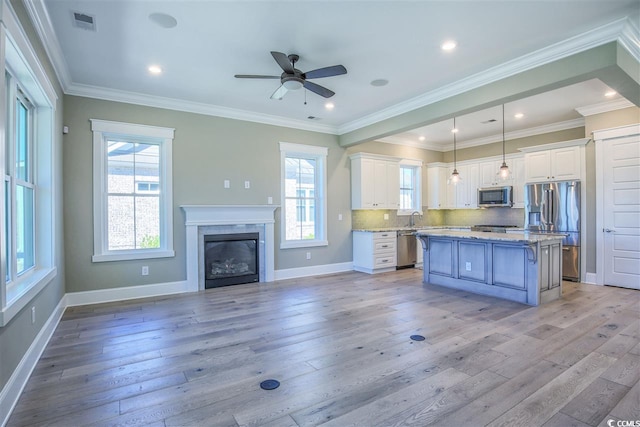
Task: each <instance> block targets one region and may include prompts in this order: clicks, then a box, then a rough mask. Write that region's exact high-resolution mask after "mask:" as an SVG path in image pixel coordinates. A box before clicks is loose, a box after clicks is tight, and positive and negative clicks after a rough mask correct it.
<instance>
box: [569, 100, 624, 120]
mask: <svg viewBox="0 0 640 427" xmlns="http://www.w3.org/2000/svg"><path fill="white" fill-rule="evenodd" d="M629 107H635V104H634V103H633V102H630V101H628V100H626V99H624V98H620V99H614V100H611V101H605V102H599V103H597V104H591V105H585V106H584V107H578V108H576V111H577V112H578V113H580V115H582V116H584V117H586V116H593V115H594V114H600V113H608V112H609V111H615V110H621V109H623V108H629Z"/></svg>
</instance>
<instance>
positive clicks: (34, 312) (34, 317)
mask: <svg viewBox="0 0 640 427" xmlns="http://www.w3.org/2000/svg"><path fill="white" fill-rule="evenodd" d="M34 323H36V307H35V306H33V307H31V324H32V325H33V324H34Z"/></svg>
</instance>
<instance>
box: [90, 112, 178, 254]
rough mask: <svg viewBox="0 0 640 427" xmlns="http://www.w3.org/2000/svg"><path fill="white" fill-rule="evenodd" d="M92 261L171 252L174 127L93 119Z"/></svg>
mask: <svg viewBox="0 0 640 427" xmlns="http://www.w3.org/2000/svg"><path fill="white" fill-rule="evenodd" d="M91 129H92V131H93V144H94V145H93V148H94V218H95V219H94V227H95V229H94V256H93V261H94V262H98V261H116V260H126V259H144V258H160V257H170V256H173V255H174V251H173V229H172V225H173V219H172V209H173V200H172V190H171V182H172V178H171V153H172V149H171V145H172V141H173V131H174V130H173V129H169V128H161V127H155V126H145V125H136V124H130V123H119V122H109V121H105V120H96V119H93V120H91Z"/></svg>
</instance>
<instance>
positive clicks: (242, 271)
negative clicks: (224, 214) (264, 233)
mask: <svg viewBox="0 0 640 427" xmlns="http://www.w3.org/2000/svg"><path fill="white" fill-rule="evenodd" d="M258 240H259V234H258V233H236V234H214V235H207V236H204V269H205V272H204V278H205V289H209V288H217V287H220V286H229V285H239V284H243V283H252V282H259V281H260V272H259V267H258V266H259V263H258Z"/></svg>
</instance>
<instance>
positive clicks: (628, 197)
mask: <svg viewBox="0 0 640 427" xmlns="http://www.w3.org/2000/svg"><path fill="white" fill-rule="evenodd" d="M603 148H604V149H603V153H602V154H603V171H602V173H603V199H602V200H603V222H602V225H603V228H602V230H597V231H598V232H601V233H603V243H604V253H603V262H604V266H603V267H604V272H603V273H604V277H603V279H604V284H605V285H613V286H623V287H626V288H632V289H640V135H637V134H636V135H631V136H624V137H620V138H615V139H610V140H606V141H604V146H603Z"/></svg>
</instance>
